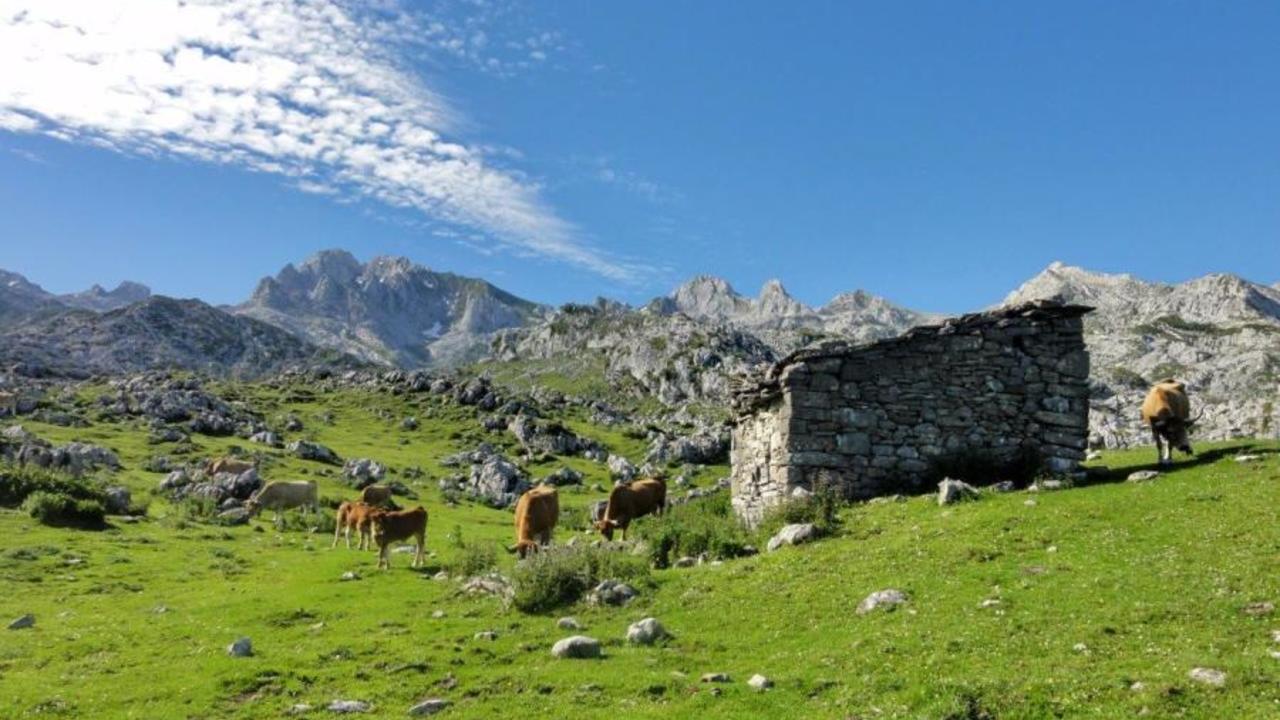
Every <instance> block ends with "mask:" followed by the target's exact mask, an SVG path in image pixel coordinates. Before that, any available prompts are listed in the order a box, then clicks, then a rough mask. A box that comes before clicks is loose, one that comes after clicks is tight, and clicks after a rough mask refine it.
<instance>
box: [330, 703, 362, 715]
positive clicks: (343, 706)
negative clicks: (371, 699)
mask: <svg viewBox="0 0 1280 720" xmlns="http://www.w3.org/2000/svg"><path fill="white" fill-rule="evenodd" d="M372 709H373V706H372V705H370V704H369V703H367V702H365V701H363V700H334V701H333V702H331V703H329V712H336V713H365V712H369V711H370V710H372Z"/></svg>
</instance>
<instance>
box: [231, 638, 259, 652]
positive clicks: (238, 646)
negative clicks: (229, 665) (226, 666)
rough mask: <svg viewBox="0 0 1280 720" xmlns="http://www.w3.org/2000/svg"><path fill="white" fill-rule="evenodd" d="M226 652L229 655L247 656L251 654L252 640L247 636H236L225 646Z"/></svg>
mask: <svg viewBox="0 0 1280 720" xmlns="http://www.w3.org/2000/svg"><path fill="white" fill-rule="evenodd" d="M227 654H228V655H230V656H231V657H249V656H250V655H253V642H252V641H250V640H249V638H247V637H242V638H238V639H237V640H236V641H235V642H233V643H231V644H230V645H228V646H227Z"/></svg>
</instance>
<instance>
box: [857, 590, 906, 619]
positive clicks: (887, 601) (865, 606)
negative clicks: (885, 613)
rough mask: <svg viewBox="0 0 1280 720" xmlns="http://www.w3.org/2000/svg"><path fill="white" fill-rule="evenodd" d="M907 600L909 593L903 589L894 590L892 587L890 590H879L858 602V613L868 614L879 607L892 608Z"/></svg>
mask: <svg viewBox="0 0 1280 720" xmlns="http://www.w3.org/2000/svg"><path fill="white" fill-rule="evenodd" d="M906 601H907V595H906V593H904V592H902V591H901V590H894V589H892V588H890V589H888V590H877V591H876V592H873V593H871V594H870V595H868V596H867V597H866V598H864V599H863V600H862V602H860V603H858V609H857V613H858V614H859V615H866V614H867V613H869V612H872V611H874V610H876V609H877V608H884V609H886V610H892V609H893V608H895V607H896V606H898V605H901V604H902V603H904V602H906Z"/></svg>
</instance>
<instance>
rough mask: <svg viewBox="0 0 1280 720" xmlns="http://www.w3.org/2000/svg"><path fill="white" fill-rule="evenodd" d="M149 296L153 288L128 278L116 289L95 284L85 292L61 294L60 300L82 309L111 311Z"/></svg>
mask: <svg viewBox="0 0 1280 720" xmlns="http://www.w3.org/2000/svg"><path fill="white" fill-rule="evenodd" d="M149 297H151V288H149V287H147V286H146V285H143V284H141V283H136V282H130V281H128V280H126V281H124V282H122V283H120V284H119V285H117V286H116V288H115V289H114V290H107V289H105V288H103V287H102V286H101V285H94V286H93V287H91V288H89V289H88V290H85V291H84V292H78V293H73V294H69V295H59V296H58V300H59V302H61V303H62V304H64V305H69V306H71V307H75V308H80V309H82V310H93V311H94V312H109V311H111V310H119V309H120V308H122V307H127V306H129V305H132V304H134V303H137V302H142V301H143V300H146V299H147V298H149Z"/></svg>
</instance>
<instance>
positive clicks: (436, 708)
mask: <svg viewBox="0 0 1280 720" xmlns="http://www.w3.org/2000/svg"><path fill="white" fill-rule="evenodd" d="M447 707H449V701H448V700H445V699H444V698H428V699H427V700H423V701H422V702H420V703H418V704H417V705H414V706H413V707H411V708H409V714H410V715H435V714H436V713H438V712H440V711H441V710H444V709H445V708H447Z"/></svg>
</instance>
